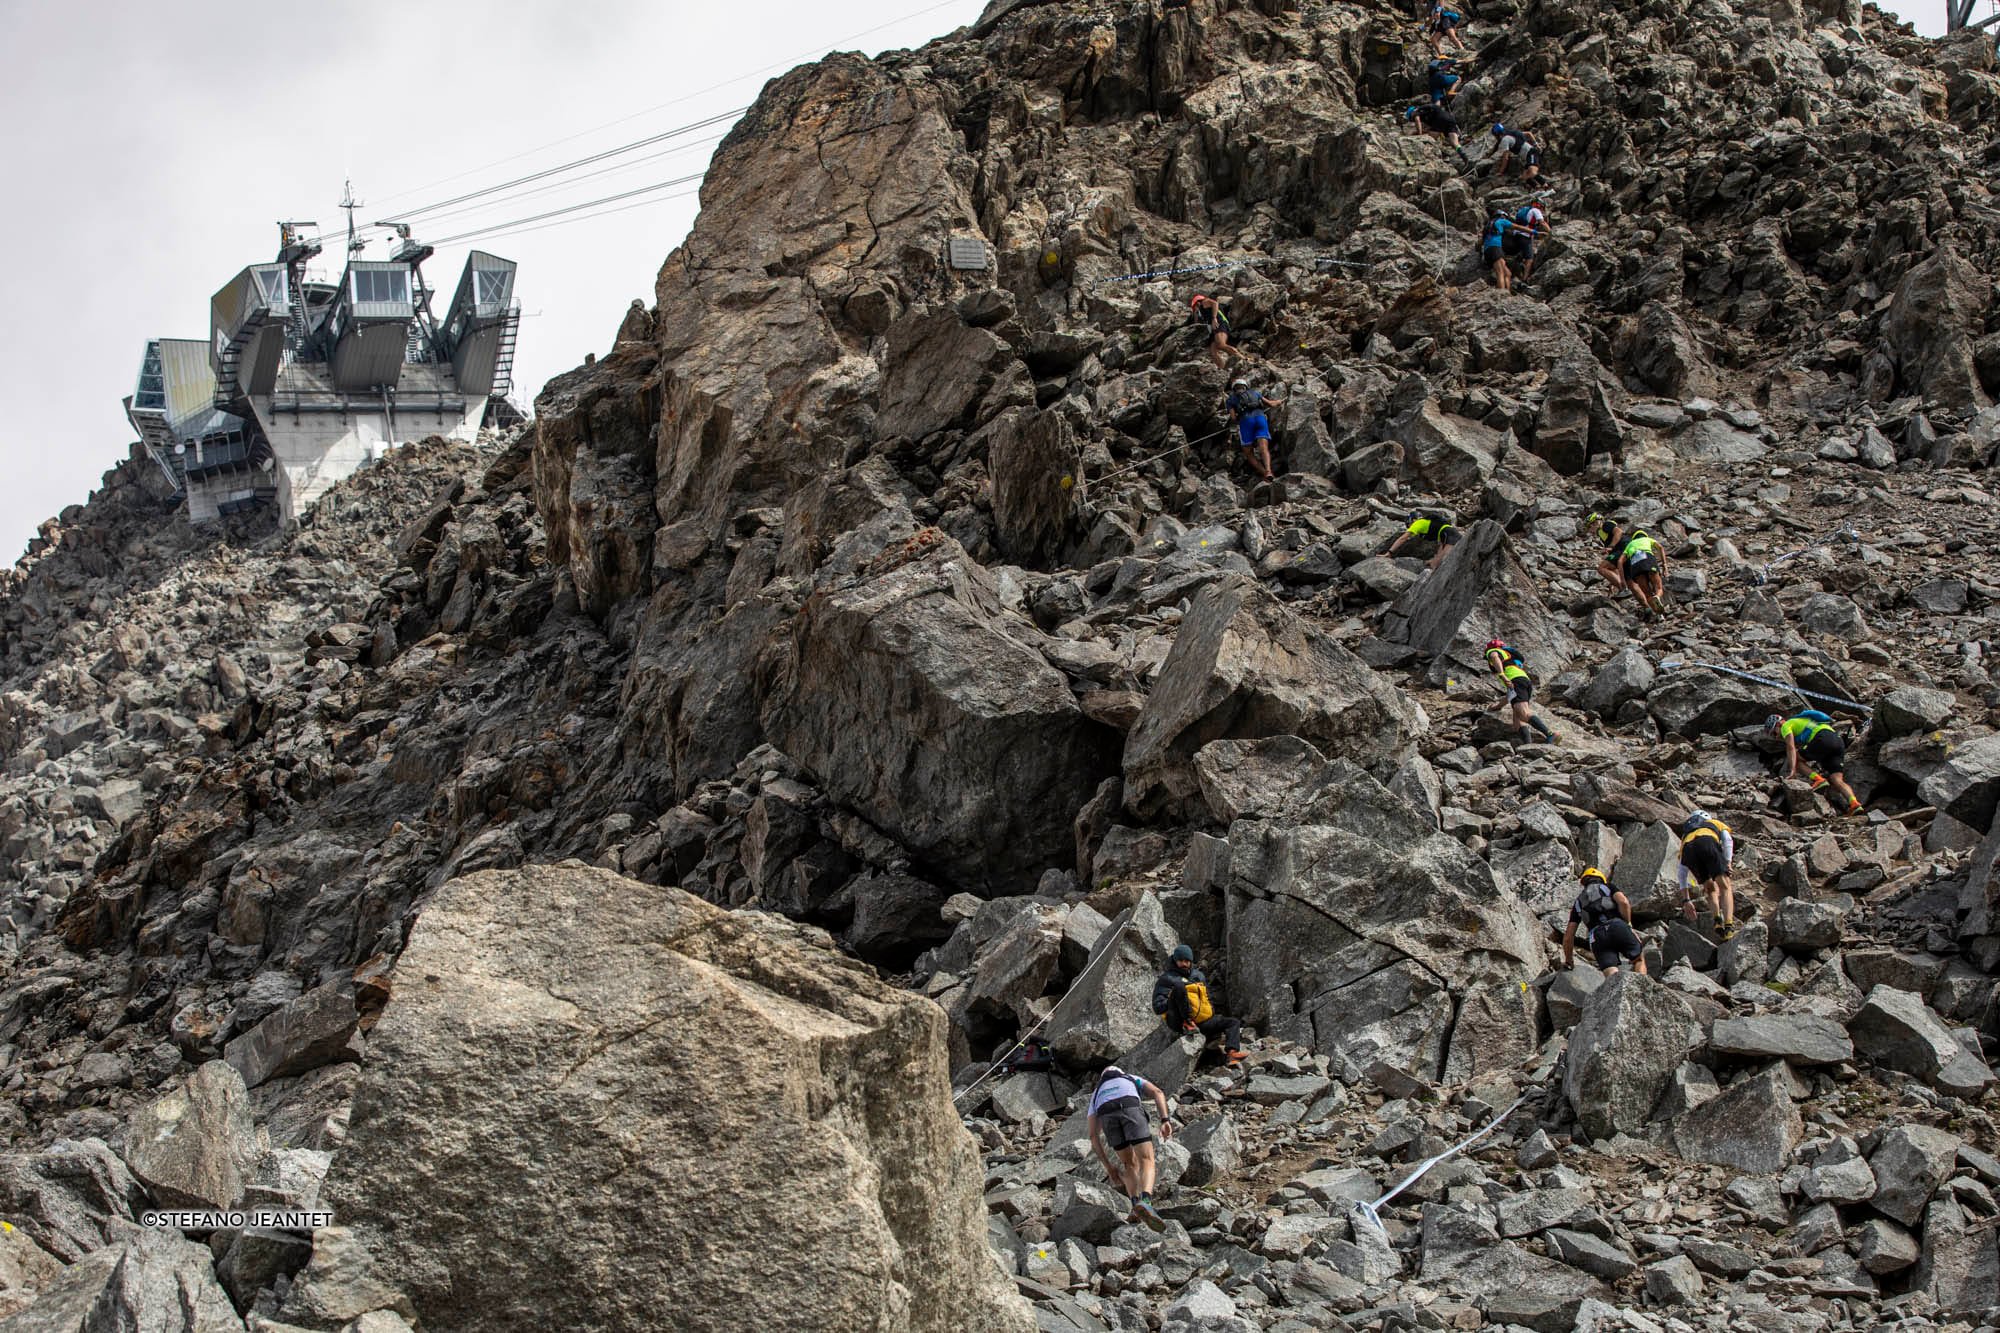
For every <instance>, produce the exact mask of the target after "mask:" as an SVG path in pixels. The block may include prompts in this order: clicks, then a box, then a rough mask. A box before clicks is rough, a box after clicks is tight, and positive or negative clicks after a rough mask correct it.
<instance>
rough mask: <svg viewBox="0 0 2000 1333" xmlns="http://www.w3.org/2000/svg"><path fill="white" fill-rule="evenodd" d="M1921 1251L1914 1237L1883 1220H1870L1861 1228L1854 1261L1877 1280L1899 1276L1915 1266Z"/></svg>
mask: <svg viewBox="0 0 2000 1333" xmlns="http://www.w3.org/2000/svg"><path fill="white" fill-rule="evenodd" d="M1921 1254H1922V1250H1921V1249H1920V1248H1919V1247H1918V1245H1917V1241H1916V1237H1914V1236H1912V1235H1911V1234H1910V1233H1909V1232H1907V1231H1905V1230H1904V1229H1903V1228H1902V1227H1899V1226H1897V1225H1896V1224H1895V1223H1894V1222H1891V1221H1889V1220H1888V1219H1886V1218H1881V1217H1871V1218H1869V1219H1868V1220H1867V1221H1866V1222H1863V1223H1862V1224H1861V1239H1860V1242H1859V1243H1858V1244H1857V1245H1856V1246H1855V1250H1854V1257H1855V1258H1856V1259H1858V1260H1859V1261H1860V1262H1861V1266H1862V1267H1863V1268H1865V1269H1867V1270H1868V1271H1869V1272H1871V1273H1873V1274H1875V1276H1877V1277H1883V1276H1886V1275H1887V1274H1890V1273H1900V1272H1902V1271H1903V1270H1904V1269H1906V1268H1908V1267H1910V1265H1912V1264H1914V1263H1916V1262H1917V1259H1918V1258H1919V1257H1920V1256H1921Z"/></svg>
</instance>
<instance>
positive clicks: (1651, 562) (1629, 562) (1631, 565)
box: [1625, 551, 1660, 577]
mask: <svg viewBox="0 0 2000 1333" xmlns="http://www.w3.org/2000/svg"><path fill="white" fill-rule="evenodd" d="M1659 567H1660V562H1659V561H1658V560H1656V559H1654V558H1653V553H1652V552H1651V551H1641V552H1639V554H1637V555H1635V556H1630V557H1628V558H1627V559H1626V561H1625V573H1626V575H1627V576H1628V577H1632V576H1640V575H1645V574H1650V573H1652V572H1653V571H1654V570H1656V569H1658V568H1659Z"/></svg>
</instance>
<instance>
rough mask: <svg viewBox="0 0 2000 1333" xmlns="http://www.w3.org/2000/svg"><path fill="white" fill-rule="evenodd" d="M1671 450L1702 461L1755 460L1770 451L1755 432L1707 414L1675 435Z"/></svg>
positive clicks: (1738, 461)
mask: <svg viewBox="0 0 2000 1333" xmlns="http://www.w3.org/2000/svg"><path fill="white" fill-rule="evenodd" d="M1673 449H1674V452H1675V453H1677V454H1679V455H1680V456H1681V457H1682V458H1686V459H1691V460H1693V461H1696V462H1702V463H1732V464H1734V463H1754V462H1756V461H1757V460H1758V459H1760V458H1762V457H1763V456H1764V455H1765V454H1768V453H1770V452H1771V451H1770V450H1769V449H1768V448H1766V447H1765V445H1764V443H1763V441H1761V440H1759V439H1758V438H1757V437H1756V436H1754V435H1747V434H1745V433H1744V432H1742V431H1740V430H1737V429H1735V428H1734V427H1732V426H1730V425H1728V424H1726V423H1725V422H1722V421H1719V420H1716V419H1714V418H1710V419H1709V420H1707V421H1697V422H1695V423H1694V424H1693V425H1691V426H1689V427H1688V428H1687V429H1686V430H1684V431H1682V432H1680V434H1678V435H1676V436H1675V437H1674V440H1673Z"/></svg>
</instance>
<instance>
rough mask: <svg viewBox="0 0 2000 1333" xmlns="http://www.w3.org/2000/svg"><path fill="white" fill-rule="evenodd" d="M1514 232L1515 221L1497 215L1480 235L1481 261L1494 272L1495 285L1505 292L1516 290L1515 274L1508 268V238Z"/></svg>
mask: <svg viewBox="0 0 2000 1333" xmlns="http://www.w3.org/2000/svg"><path fill="white" fill-rule="evenodd" d="M1513 230H1514V219H1512V218H1510V217H1508V216H1507V215H1506V214H1505V213H1495V214H1494V215H1493V220H1492V221H1491V222H1488V223H1487V224H1486V227H1485V229H1484V230H1482V231H1481V232H1480V233H1479V260H1480V262H1481V263H1483V264H1484V265H1486V267H1488V268H1490V269H1492V270H1493V285H1494V286H1496V287H1498V288H1499V289H1500V290H1501V291H1503V292H1511V291H1513V290H1514V279H1513V273H1512V271H1511V270H1510V269H1509V268H1508V267H1507V250H1508V245H1507V238H1508V236H1509V235H1510V234H1511V233H1512V232H1513Z"/></svg>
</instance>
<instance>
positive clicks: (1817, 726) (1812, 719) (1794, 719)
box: [1764, 708, 1861, 815]
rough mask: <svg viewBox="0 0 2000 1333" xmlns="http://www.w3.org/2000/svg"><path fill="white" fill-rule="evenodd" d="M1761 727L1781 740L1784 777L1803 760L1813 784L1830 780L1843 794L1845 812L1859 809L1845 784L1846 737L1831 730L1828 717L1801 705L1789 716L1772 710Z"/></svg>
mask: <svg viewBox="0 0 2000 1333" xmlns="http://www.w3.org/2000/svg"><path fill="white" fill-rule="evenodd" d="M1764 730H1766V731H1768V732H1770V733H1771V734H1772V735H1773V736H1776V737H1778V738H1779V739H1780V740H1782V741H1784V743H1785V776H1786V777H1788V778H1795V777H1797V776H1798V775H1799V764H1800V762H1801V761H1804V763H1805V765H1806V773H1807V775H1808V776H1809V777H1811V779H1812V784H1813V786H1814V787H1815V788H1819V787H1823V786H1827V785H1829V784H1830V785H1831V786H1832V787H1833V789H1834V790H1835V791H1837V792H1839V793H1840V794H1841V795H1842V796H1843V797H1845V798H1846V800H1847V811H1846V813H1848V814H1850V815H1858V814H1860V813H1861V798H1860V797H1859V796H1856V795H1855V794H1854V788H1852V787H1850V786H1848V785H1847V741H1846V740H1845V739H1844V738H1843V737H1842V736H1841V734H1840V733H1839V732H1838V731H1835V730H1834V728H1833V719H1832V718H1830V717H1828V716H1827V715H1826V714H1825V713H1822V712H1820V711H1819V710H1818V709H1817V708H1802V709H1800V710H1799V711H1798V712H1796V713H1794V714H1792V716H1791V717H1789V718H1784V717H1779V716H1778V715H1777V714H1776V713H1773V714H1771V716H1769V717H1767V718H1765V719H1764Z"/></svg>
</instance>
